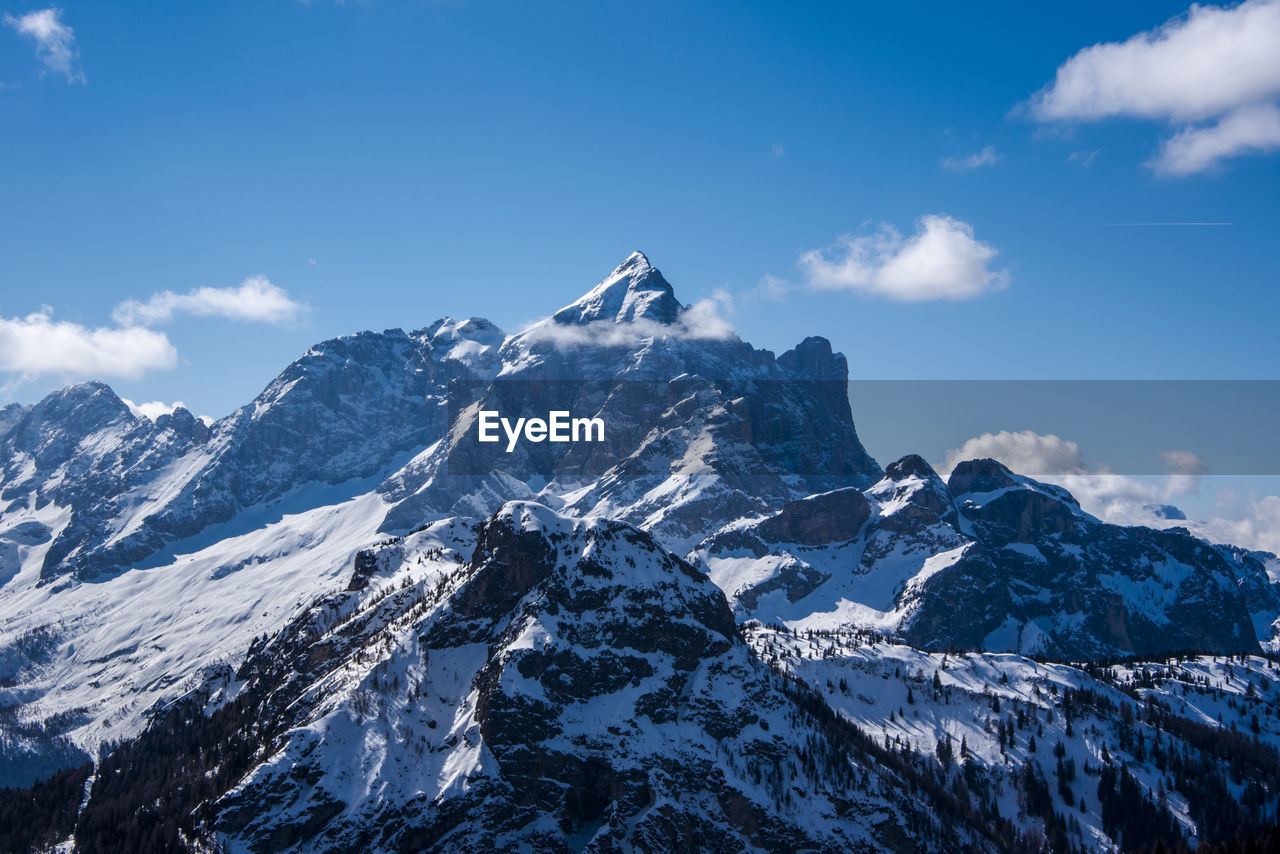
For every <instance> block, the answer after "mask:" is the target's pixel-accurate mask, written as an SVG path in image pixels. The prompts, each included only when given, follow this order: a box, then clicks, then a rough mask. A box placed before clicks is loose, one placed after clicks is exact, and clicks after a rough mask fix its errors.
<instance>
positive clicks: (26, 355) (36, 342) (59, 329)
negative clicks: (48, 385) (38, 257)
mask: <svg viewBox="0 0 1280 854" xmlns="http://www.w3.org/2000/svg"><path fill="white" fill-rule="evenodd" d="M177 361H178V351H177V350H176V349H175V348H174V346H173V345H172V344H171V343H170V342H169V339H168V337H167V336H165V334H164V333H163V332H156V331H153V330H150V329H143V328H141V327H136V326H130V327H125V328H110V327H100V328H93V329H91V328H88V327H85V326H82V325H80V324H78V323H69V322H66V321H55V320H54V319H53V312H52V310H51V309H49V308H47V307H46V308H45V309H43V310H41V311H39V312H36V313H34V314H28V315H27V316H25V317H0V371H4V372H6V373H11V374H17V375H19V376H22V377H35V376H42V375H54V376H67V377H97V376H110V377H122V378H124V379H137V378H139V377H141V376H142V375H143V374H145V373H146V372H147V371H150V370H157V369H167V368H172V367H173V366H174V365H175V364H177Z"/></svg>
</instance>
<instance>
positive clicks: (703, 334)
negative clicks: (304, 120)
mask: <svg viewBox="0 0 1280 854" xmlns="http://www.w3.org/2000/svg"><path fill="white" fill-rule="evenodd" d="M732 307H733V306H732V298H731V297H730V296H729V294H728V293H727V292H726V291H719V290H718V291H716V293H715V296H714V298H712V299H704V300H699V301H698V302H695V303H694V304H693V305H690V306H688V307H686V308H685V310H684V311H682V312H681V313H680V316H679V317H678V318H677V319H676V321H675V322H674V323H659V322H657V321H656V320H649V319H647V318H640V319H638V320H634V321H631V322H627V323H619V322H616V321H613V320H595V321H592V322H591V323H582V324H578V323H557V322H556V321H554V320H552V319H551V318H547V319H545V320H540V321H538V322H537V323H534V324H532V325H530V326H528V327H526V328H525V329H524V330H522V331H521V332H520V333H519V334H520V336H521V337H523V338H525V339H527V340H530V341H536V342H543V341H545V342H549V343H551V344H553V345H554V346H556V347H565V348H570V347H631V346H635V345H636V344H639V343H641V342H642V341H645V340H648V339H654V338H659V339H660V338H675V339H683V340H703V341H728V340H731V339H733V338H734V337H736V333H735V332H734V331H733V325H732V324H731V323H729V321H728V320H726V319H725V317H724V314H723V312H724V311H730V310H732Z"/></svg>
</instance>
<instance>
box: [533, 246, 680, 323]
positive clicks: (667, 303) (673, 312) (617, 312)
mask: <svg viewBox="0 0 1280 854" xmlns="http://www.w3.org/2000/svg"><path fill="white" fill-rule="evenodd" d="M682 309H683V306H682V305H681V304H680V301H679V300H677V299H676V295H675V291H674V290H673V289H672V287H671V284H670V283H669V282H668V281H667V280H666V279H664V278H663V277H662V273H661V272H659V270H658V268H657V267H654V266H653V265H652V264H650V263H649V259H648V258H646V257H645V255H644V253H642V252H632V253H631V255H629V256H628V257H627V259H626V260H625V261H623V262H622V263H621V264H619V265H618V266H617V267H616V268H614V271H613V272H612V273H610V274H609V275H608V276H606V277H605V279H604V281H602V282H600V284H598V285H596V286H595V287H594V288H592V289H591V290H589V291H587V293H585V294H584V295H583V296H581V297H579V298H578V299H576V300H574V301H573V302H571V303H569V305H567V306H565V307H564V308H562V309H560V310H559V311H557V312H556V313H555V314H554V315H552V319H553V320H555V321H556V322H557V323H572V324H582V323H591V322H593V321H597V320H612V321H614V322H615V323H632V322H635V321H637V320H650V321H653V322H655V323H673V322H675V320H676V318H677V317H678V316H679V314H680V311H681V310H682Z"/></svg>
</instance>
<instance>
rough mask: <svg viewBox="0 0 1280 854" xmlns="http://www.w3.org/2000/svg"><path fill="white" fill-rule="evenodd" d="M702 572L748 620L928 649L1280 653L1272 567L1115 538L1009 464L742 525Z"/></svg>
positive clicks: (1129, 536)
mask: <svg viewBox="0 0 1280 854" xmlns="http://www.w3.org/2000/svg"><path fill="white" fill-rule="evenodd" d="M692 556H693V557H695V558H696V559H698V560H699V561H700V562H701V563H703V564H704V565H705V566H707V568H708V572H709V573H710V575H711V577H712V578H713V579H714V580H715V581H716V582H717V584H719V585H720V586H721V587H722V588H724V590H725V592H726V593H727V594H728V595H729V596H730V598H731V600H732V601H733V602H734V604H735V606H736V608H737V611H738V612H739V615H740V616H741V617H744V618H756V619H760V620H764V621H766V622H783V623H786V624H787V625H790V626H793V627H795V628H804V629H824V630H834V629H847V628H852V627H858V628H865V629H871V630H875V631H880V632H887V633H893V634H895V635H897V636H898V637H900V638H902V639H903V640H906V641H908V642H910V643H912V644H915V645H916V646H919V647H921V648H924V649H937V650H942V649H974V650H976V649H984V650H991V651H1010V652H1020V653H1023V654H1025V655H1043V656H1049V657H1052V658H1058V659H1068V660H1075V661H1084V660H1089V659H1096V658H1099V657H1111V656H1118V655H1134V654H1137V655H1159V654H1164V653H1168V652H1173V651H1179V650H1208V651H1214V652H1257V651H1258V650H1259V641H1263V642H1266V643H1267V645H1268V647H1269V648H1270V647H1271V646H1272V644H1273V643H1274V641H1273V635H1272V630H1271V623H1272V622H1274V619H1275V614H1276V612H1275V606H1276V588H1275V586H1274V585H1273V584H1272V583H1271V581H1270V579H1269V577H1268V576H1267V573H1266V563H1265V561H1266V556H1263V555H1251V554H1249V553H1247V552H1244V551H1242V550H1239V549H1234V548H1231V547H1229V546H1217V545H1211V544H1209V543H1206V542H1204V541H1203V540H1199V539H1197V538H1195V537H1193V536H1191V535H1190V534H1189V533H1188V532H1187V531H1185V530H1184V529H1178V528H1175V529H1171V530H1164V531H1157V530H1152V529H1149V528H1123V527H1120V526H1116V525H1109V524H1106V523H1103V522H1101V521H1100V520H1098V519H1096V518H1094V517H1092V516H1090V515H1088V514H1087V513H1085V512H1084V511H1083V510H1081V509H1080V506H1079V504H1078V503H1076V501H1075V499H1073V498H1072V497H1071V495H1070V494H1068V493H1067V492H1066V491H1065V490H1063V489H1062V488H1060V487H1056V486H1052V485H1048V484H1043V483H1039V482H1037V481H1034V480H1031V479H1030V478H1026V477H1022V476H1020V475H1016V474H1014V473H1012V472H1010V471H1009V470H1008V469H1007V468H1005V467H1004V466H1003V465H1001V464H1000V463H998V462H995V461H994V460H971V461H968V462H963V463H960V464H959V465H958V466H957V467H956V468H955V470H954V471H953V472H952V474H951V477H950V479H949V481H948V482H946V483H943V481H942V480H941V478H939V477H938V475H937V474H936V473H935V472H934V471H933V470H932V469H931V468H930V467H929V465H928V464H927V463H926V462H925V461H924V460H922V459H921V458H919V457H914V456H909V457H906V458H904V459H902V460H899V461H897V462H895V463H893V464H892V465H890V466H889V467H888V469H886V471H885V477H884V479H883V480H881V481H880V482H879V483H876V484H875V485H873V486H872V487H871V488H869V489H867V490H865V492H858V491H857V490H854V489H847V490H841V491H837V492H830V493H826V494H820V495H813V496H809V497H806V498H804V499H801V500H798V501H794V502H791V503H788V504H786V505H784V506H782V507H781V508H780V509H779V510H777V511H776V512H774V513H773V514H771V515H767V516H764V517H762V518H756V519H743V520H739V521H735V522H733V523H731V524H730V525H728V526H726V527H725V528H723V529H721V530H720V531H718V532H716V533H715V534H713V535H712V536H710V537H708V538H707V540H705V541H704V542H703V543H701V544H700V545H699V546H698V547H697V548H696V549H695V550H694V551H693V555H692Z"/></svg>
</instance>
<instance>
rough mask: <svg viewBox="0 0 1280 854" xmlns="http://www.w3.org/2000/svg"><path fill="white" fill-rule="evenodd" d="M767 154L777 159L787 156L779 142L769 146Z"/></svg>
mask: <svg viewBox="0 0 1280 854" xmlns="http://www.w3.org/2000/svg"><path fill="white" fill-rule="evenodd" d="M769 153H770V154H772V155H773V156H774V157H778V158H782V157H786V156H787V150H786V149H785V148H783V147H782V143H780V142H775V143H774V144H773V145H771V146H769Z"/></svg>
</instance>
